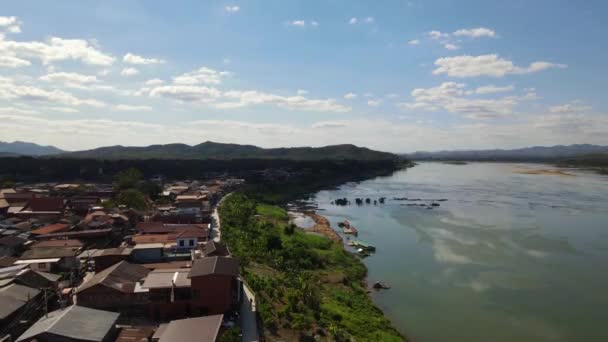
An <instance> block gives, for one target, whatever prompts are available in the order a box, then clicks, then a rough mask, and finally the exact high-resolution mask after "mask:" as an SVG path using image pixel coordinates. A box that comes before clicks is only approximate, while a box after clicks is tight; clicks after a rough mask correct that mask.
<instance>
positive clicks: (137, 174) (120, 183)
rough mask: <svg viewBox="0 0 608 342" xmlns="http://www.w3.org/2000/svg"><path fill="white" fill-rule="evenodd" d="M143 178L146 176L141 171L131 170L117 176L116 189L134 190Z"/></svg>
mask: <svg viewBox="0 0 608 342" xmlns="http://www.w3.org/2000/svg"><path fill="white" fill-rule="evenodd" d="M143 178H144V175H143V173H141V171H139V170H138V169H136V168H130V169H127V170H125V171H122V172H120V173H118V174H117V175H116V181H115V182H114V187H115V188H116V191H120V190H125V189H134V188H136V187H137V185H138V184H139V182H140V181H141V180H142V179H143Z"/></svg>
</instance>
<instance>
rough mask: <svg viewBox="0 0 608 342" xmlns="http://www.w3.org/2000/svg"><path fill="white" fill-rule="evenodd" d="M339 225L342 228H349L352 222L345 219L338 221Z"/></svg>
mask: <svg viewBox="0 0 608 342" xmlns="http://www.w3.org/2000/svg"><path fill="white" fill-rule="evenodd" d="M338 227H340V228H349V227H350V222H348V220H344V221H342V222H340V223H338Z"/></svg>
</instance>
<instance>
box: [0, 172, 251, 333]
mask: <svg viewBox="0 0 608 342" xmlns="http://www.w3.org/2000/svg"><path fill="white" fill-rule="evenodd" d="M146 182H148V183H150V184H154V185H155V187H156V189H158V190H160V191H159V192H158V194H156V195H157V196H155V197H157V198H156V199H155V200H152V199H150V198H149V197H146V198H145V201H146V205H145V209H142V208H134V207H131V206H128V205H124V204H117V203H112V204H113V205H109V203H111V202H112V199H114V198H116V196H117V191H118V190H117V189H116V185H115V184H100V183H94V184H83V183H73V184H72V183H45V184H18V185H15V186H14V187H11V188H6V189H0V341H18V342H22V341H104V342H107V341H120V342H127V341H129V342H132V341H137V342H139V341H159V342H171V341H219V340H220V339H221V338H222V337H223V338H224V339H223V340H241V338H242V339H243V340H246V339H247V340H251V341H254V340H257V338H258V337H257V327H256V325H257V320H256V315H255V305H256V303H255V298H254V295H253V293H252V291H251V290H250V289H249V288H248V286H247V284H246V283H245V282H244V281H243V280H242V278H241V276H240V275H239V269H240V266H239V260H238V259H237V258H233V257H232V256H231V253H230V249H229V248H228V247H227V246H226V245H224V244H223V243H222V240H221V228H220V222H219V214H218V211H217V208H218V205H219V204H220V203H221V201H222V199H223V198H225V196H229V195H230V193H231V192H232V191H234V190H236V189H238V188H239V187H240V186H242V185H243V183H244V180H242V179H235V178H229V177H217V178H213V179H206V180H201V181H198V180H189V181H168V180H165V179H164V177H162V176H156V177H153V178H151V179H148V180H146ZM229 337H230V338H232V339H230V338H229Z"/></svg>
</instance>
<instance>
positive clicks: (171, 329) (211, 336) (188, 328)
mask: <svg viewBox="0 0 608 342" xmlns="http://www.w3.org/2000/svg"><path fill="white" fill-rule="evenodd" d="M223 319H224V315H215V316H205V317H196V318H188V319H179V320H175V321H171V322H170V323H169V324H167V325H166V327H165V328H164V329H163V331H162V332H161V334H159V335H160V336H159V337H160V340H159V342H176V341H179V342H200V341H211V342H212V341H215V340H216V339H217V337H218V334H219V331H220V328H221V326H222V320H223Z"/></svg>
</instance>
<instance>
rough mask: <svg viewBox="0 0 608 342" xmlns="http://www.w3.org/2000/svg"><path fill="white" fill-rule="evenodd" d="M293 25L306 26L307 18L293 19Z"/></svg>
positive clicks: (291, 23)
mask: <svg viewBox="0 0 608 342" xmlns="http://www.w3.org/2000/svg"><path fill="white" fill-rule="evenodd" d="M289 24H290V25H291V26H297V27H304V26H306V21H305V20H293V21H291V22H290V23H289Z"/></svg>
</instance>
